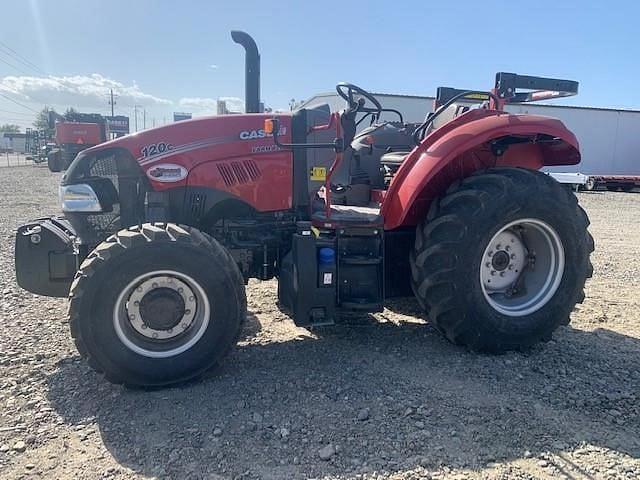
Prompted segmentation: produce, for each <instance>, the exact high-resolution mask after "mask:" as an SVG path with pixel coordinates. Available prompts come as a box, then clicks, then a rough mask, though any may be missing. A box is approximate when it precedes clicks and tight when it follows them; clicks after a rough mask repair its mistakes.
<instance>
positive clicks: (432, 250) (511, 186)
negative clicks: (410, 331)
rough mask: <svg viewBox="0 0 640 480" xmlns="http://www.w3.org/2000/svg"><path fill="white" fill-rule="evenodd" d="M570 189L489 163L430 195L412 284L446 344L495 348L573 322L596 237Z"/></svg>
mask: <svg viewBox="0 0 640 480" xmlns="http://www.w3.org/2000/svg"><path fill="white" fill-rule="evenodd" d="M588 225H589V221H588V218H587V216H586V214H585V212H584V210H582V208H581V207H580V206H579V205H578V202H577V199H576V197H575V195H573V194H572V193H571V192H569V191H567V190H566V189H564V188H562V186H561V185H560V184H559V183H558V182H557V181H555V180H554V179H553V178H551V177H549V176H547V175H545V174H543V173H540V172H537V171H532V170H527V169H522V168H493V169H489V170H487V171H484V172H480V173H477V174H474V175H472V176H471V177H468V178H466V179H464V180H463V181H462V182H460V183H459V184H457V185H454V186H452V187H451V188H450V189H449V190H448V191H447V194H446V195H445V196H444V197H442V198H440V199H439V200H436V201H434V202H433V204H432V207H431V209H430V211H429V214H428V216H427V219H426V220H425V221H424V222H423V223H422V224H421V225H419V226H418V229H417V232H416V243H415V248H414V250H413V251H412V253H411V269H412V287H413V290H414V293H415V294H416V297H417V299H418V301H419V302H420V304H421V305H422V306H423V307H424V308H425V309H426V310H427V312H428V314H429V318H430V320H431V321H432V322H433V324H434V325H435V327H436V328H437V329H438V330H440V331H441V332H442V333H443V334H444V335H445V336H446V337H447V338H448V339H449V340H450V341H452V342H453V343H456V344H460V345H465V346H467V347H469V348H471V349H472V350H476V351H483V352H493V353H499V352H504V351H507V350H519V349H523V348H528V347H530V346H532V345H534V344H535V343H537V342H539V341H541V340H548V339H550V338H551V335H552V333H553V331H554V330H555V329H556V328H557V327H558V326H559V325H562V324H568V323H569V315H570V313H571V311H572V310H573V308H574V306H575V305H576V303H580V302H582V300H583V299H584V293H583V288H584V284H585V281H586V279H587V278H589V277H590V276H591V273H592V267H591V263H590V260H589V255H590V253H591V252H592V251H593V239H592V237H591V235H590V234H589V232H588V231H587V227H588Z"/></svg>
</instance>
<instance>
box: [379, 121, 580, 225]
mask: <svg viewBox="0 0 640 480" xmlns="http://www.w3.org/2000/svg"><path fill="white" fill-rule="evenodd" d="M579 162H580V152H579V147H578V141H577V139H576V137H575V135H574V134H573V133H571V132H570V131H569V130H568V129H567V128H566V127H565V126H564V124H563V123H562V122H561V121H560V120H557V119H554V118H549V117H541V116H536V115H514V114H509V113H506V112H498V111H492V110H484V109H477V110H471V111H469V112H467V113H465V114H463V115H460V116H459V117H457V118H456V119H454V120H452V121H451V122H449V123H448V124H446V125H444V126H442V127H441V128H439V129H438V130H436V131H435V132H433V133H431V134H430V135H428V136H427V138H425V139H424V140H423V141H422V143H421V144H420V145H418V146H417V147H416V148H415V149H414V150H413V151H412V152H411V153H410V154H409V156H408V157H407V159H406V160H405V161H404V163H403V164H402V166H401V167H400V169H399V170H398V172H397V174H396V176H395V177H394V179H393V181H392V182H391V185H390V187H389V190H388V191H387V194H386V195H385V199H384V202H383V204H382V211H381V213H382V215H383V216H384V219H385V229H386V230H391V229H394V228H398V227H404V226H414V225H417V224H418V223H419V222H420V221H422V220H423V219H424V218H425V217H426V215H427V211H428V209H429V206H430V204H431V202H432V201H433V199H435V198H437V197H438V196H440V195H442V194H443V193H444V192H445V191H446V189H447V188H448V187H449V186H450V185H451V184H452V183H454V182H455V181H458V180H460V179H462V178H465V177H468V176H469V175H471V174H472V173H474V172H475V171H478V170H483V169H486V168H490V167H494V166H515V167H524V168H529V169H534V170H537V169H540V168H542V167H543V166H546V165H575V164H577V163H579Z"/></svg>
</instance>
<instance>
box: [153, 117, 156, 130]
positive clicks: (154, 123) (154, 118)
mask: <svg viewBox="0 0 640 480" xmlns="http://www.w3.org/2000/svg"><path fill="white" fill-rule="evenodd" d="M152 122H153V128H155V126H156V117H153V120H152Z"/></svg>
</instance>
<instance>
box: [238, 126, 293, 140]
mask: <svg viewBox="0 0 640 480" xmlns="http://www.w3.org/2000/svg"><path fill="white" fill-rule="evenodd" d="M286 133H287V127H280V130H278V135H285V134H286ZM267 137H273V135H272V134H270V133H265V131H264V129H262V128H260V129H258V130H243V131H241V132H240V140H257V139H259V138H267Z"/></svg>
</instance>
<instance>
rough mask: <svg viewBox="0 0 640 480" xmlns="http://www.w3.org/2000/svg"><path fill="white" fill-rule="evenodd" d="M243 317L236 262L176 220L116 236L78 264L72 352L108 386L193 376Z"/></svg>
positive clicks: (213, 359) (215, 358)
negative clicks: (176, 223) (106, 380)
mask: <svg viewBox="0 0 640 480" xmlns="http://www.w3.org/2000/svg"><path fill="white" fill-rule="evenodd" d="M245 316H246V297H245V291H244V284H243V282H242V277H241V275H240V272H239V270H238V267H237V265H236V264H235V262H234V261H233V259H232V258H231V256H230V255H229V254H228V253H227V251H226V250H225V249H224V248H223V247H222V246H220V245H219V244H218V243H217V242H216V241H215V240H214V239H212V238H211V237H209V236H208V235H206V234H204V233H202V232H200V231H198V230H196V229H193V228H190V227H183V226H178V225H174V224H144V225H142V226H141V227H131V228H129V229H126V230H121V231H120V232H118V233H117V234H115V235H113V236H111V237H110V238H108V239H107V240H106V241H105V242H103V243H102V244H100V245H99V246H98V247H97V248H96V249H95V250H94V251H93V252H91V254H89V256H88V257H87V258H86V260H85V261H84V262H83V263H82V265H81V266H80V270H79V271H78V273H77V274H76V278H75V280H74V282H73V284H72V286H71V291H70V304H69V317H70V320H69V323H70V325H71V333H72V335H73V337H74V339H75V343H76V346H77V348H78V351H79V352H80V353H81V355H82V356H83V357H85V358H86V359H87V361H88V363H89V365H90V366H91V367H92V368H94V369H95V370H96V371H98V372H100V373H104V375H105V377H106V378H107V379H108V380H109V381H111V382H113V383H123V384H126V385H129V386H145V387H147V386H163V385H170V384H174V383H181V382H184V381H187V380H190V379H192V378H195V377H198V376H199V375H201V374H202V373H204V372H205V371H207V370H209V369H210V368H212V367H214V366H216V365H217V364H218V363H219V362H220V361H221V360H222V359H223V358H224V357H225V356H226V354H227V353H228V352H229V351H230V349H231V348H232V346H233V345H234V344H235V343H236V341H237V338H238V336H239V334H240V330H241V328H242V323H243V321H244V318H245Z"/></svg>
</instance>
